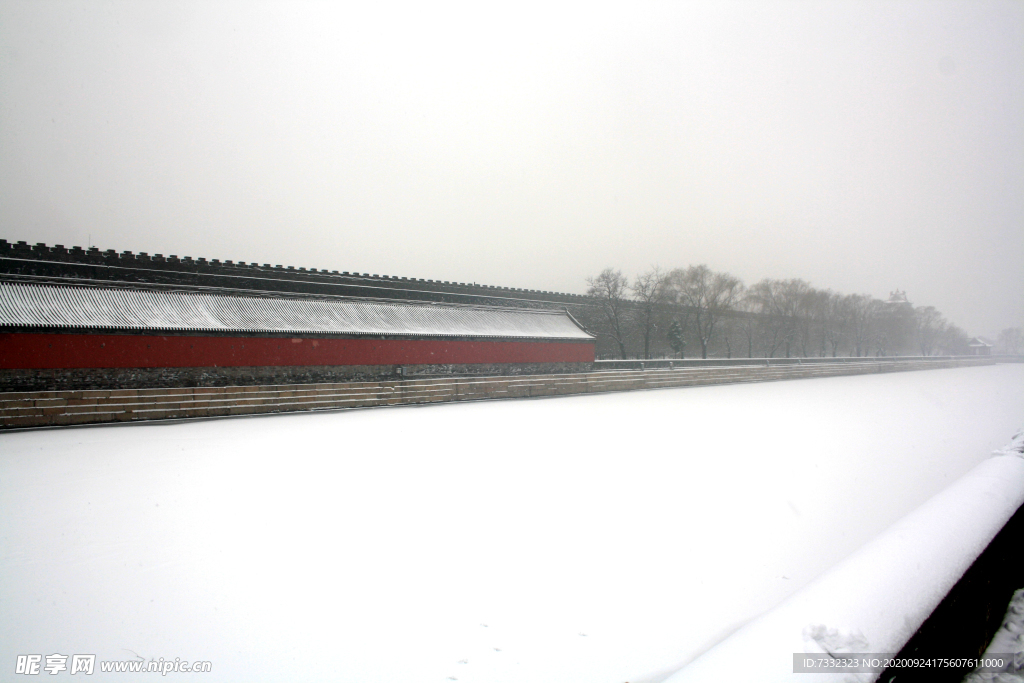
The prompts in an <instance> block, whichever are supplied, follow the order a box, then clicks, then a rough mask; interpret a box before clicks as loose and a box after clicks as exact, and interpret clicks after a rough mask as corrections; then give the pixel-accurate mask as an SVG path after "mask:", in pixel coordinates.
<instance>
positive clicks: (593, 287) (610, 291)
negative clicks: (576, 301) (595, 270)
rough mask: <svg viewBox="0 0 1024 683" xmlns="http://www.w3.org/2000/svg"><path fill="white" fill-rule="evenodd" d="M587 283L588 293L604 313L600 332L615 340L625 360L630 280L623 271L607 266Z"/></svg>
mask: <svg viewBox="0 0 1024 683" xmlns="http://www.w3.org/2000/svg"><path fill="white" fill-rule="evenodd" d="M587 285H589V287H588V288H587V294H588V295H589V296H592V297H594V298H595V299H597V301H598V304H599V305H600V307H601V313H602V314H603V315H604V325H602V327H604V329H603V330H598V332H599V333H600V334H605V335H607V336H609V337H611V338H612V339H614V340H615V342H616V343H617V344H618V345H619V355H620V356H621V357H622V359H623V360H625V358H626V336H627V334H628V322H629V300H628V299H627V298H626V292H627V290H628V289H629V280H628V279H627V278H626V277H625V276H624V275H623V274H622V271H619V270H612V269H611V268H605V269H604V270H602V271H601V274H600V275H598V276H597V277H588V278H587Z"/></svg>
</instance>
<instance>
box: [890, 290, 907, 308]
mask: <svg viewBox="0 0 1024 683" xmlns="http://www.w3.org/2000/svg"><path fill="white" fill-rule="evenodd" d="M886 303H889V304H891V305H892V306H910V305H911V304H910V302H909V301H907V293H906V292H902V291H900V290H898V289H897V290H896V291H895V292H889V301H888V302H886Z"/></svg>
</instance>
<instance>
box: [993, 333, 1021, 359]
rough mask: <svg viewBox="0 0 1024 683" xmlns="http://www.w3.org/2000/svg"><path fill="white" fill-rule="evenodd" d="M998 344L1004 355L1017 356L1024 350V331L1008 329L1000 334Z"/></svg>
mask: <svg viewBox="0 0 1024 683" xmlns="http://www.w3.org/2000/svg"><path fill="white" fill-rule="evenodd" d="M997 343H998V344H999V350H1000V351H1001V352H1002V353H1009V354H1011V355H1016V354H1018V353H1020V352H1021V349H1024V330H1022V329H1021V328H1019V327H1007V328H1006V329H1005V330H1001V331H1000V332H999V339H998V341H997Z"/></svg>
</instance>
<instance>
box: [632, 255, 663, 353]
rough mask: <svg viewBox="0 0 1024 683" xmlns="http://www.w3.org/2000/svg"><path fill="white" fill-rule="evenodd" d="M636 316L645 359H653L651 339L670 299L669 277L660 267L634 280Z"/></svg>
mask: <svg viewBox="0 0 1024 683" xmlns="http://www.w3.org/2000/svg"><path fill="white" fill-rule="evenodd" d="M630 289H632V291H633V299H634V301H635V302H636V304H635V305H636V306H637V310H636V311H635V314H634V319H635V321H636V326H637V330H638V331H639V332H640V336H641V337H642V338H643V340H644V358H645V359H647V358H650V357H651V339H652V338H653V337H654V333H655V331H656V330H657V329H658V325H659V324H660V323H661V318H662V316H663V312H662V306H663V305H664V304H665V302H666V301H667V300H668V298H669V288H668V276H667V274H666V273H663V272H662V271H661V268H659V267H658V266H652V267H651V268H650V269H648V270H647V272H645V273H641V274H640V275H637V276H636V277H635V278H633V286H632V287H631V288H630Z"/></svg>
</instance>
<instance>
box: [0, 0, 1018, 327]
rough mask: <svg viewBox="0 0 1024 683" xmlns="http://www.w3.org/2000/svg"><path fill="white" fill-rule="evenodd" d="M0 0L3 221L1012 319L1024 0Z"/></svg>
mask: <svg viewBox="0 0 1024 683" xmlns="http://www.w3.org/2000/svg"><path fill="white" fill-rule="evenodd" d="M367 5H369V3H365V2H360V3H352V4H349V5H343V4H341V3H335V2H331V3H297V2H288V3H284V2H282V3H276V4H275V3H271V4H255V3H252V2H237V3H229V2H223V3H209V2H201V3H185V2H164V3H156V2H144V3H139V2H129V3H101V2H88V3H78V2H61V3H44V2H10V1H8V0H0V237H4V238H6V239H9V240H28V241H29V242H47V243H61V244H64V245H66V246H71V245H81V246H86V245H87V242H88V241H89V240H90V236H91V241H92V244H93V245H94V246H99V247H100V248H103V249H106V248H113V249H117V250H124V249H130V250H133V251H147V252H149V253H156V252H159V253H163V254H172V253H173V254H177V255H190V256H193V257H198V256H204V257H207V258H220V259H233V260H236V261H238V260H241V261H258V262H261V263H262V262H268V263H273V264H277V263H281V264H286V265H295V266H306V267H316V268H329V269H332V270H333V269H337V270H349V271H359V272H369V273H381V274H385V273H386V274H389V275H404V276H411V277H425V278H431V279H442V280H457V281H475V282H482V283H488V284H498V285H508V286H517V287H529V288H534V289H552V290H560V291H571V292H582V291H584V289H585V284H584V278H585V277H586V276H588V275H592V274H595V273H597V272H598V271H600V270H601V269H602V268H604V267H606V266H614V267H617V268H621V269H622V270H623V271H625V272H626V273H627V274H629V275H632V274H634V273H636V272H638V271H640V270H643V269H645V268H646V267H648V266H649V265H651V264H655V263H657V264H660V265H661V266H663V267H668V268H671V267H676V266H685V265H689V264H691V263H702V262H703V263H707V264H708V265H710V266H711V267H712V268H714V269H717V270H725V271H729V272H731V273H733V274H734V275H737V276H739V277H740V278H742V279H743V280H744V281H746V282H747V283H748V284H752V283H753V282H755V281H756V280H759V279H760V278H762V277H778V278H788V277H801V278H804V279H806V280H809V281H810V282H812V283H813V284H815V285H817V286H820V287H830V288H833V289H836V290H838V291H842V292H845V293H851V292H863V293H868V294H873V295H875V296H879V297H885V296H887V295H888V292H889V291H891V290H892V289H895V288H900V289H904V290H906V291H907V294H908V296H909V298H910V300H911V301H912V302H914V303H915V304H919V305H923V304H931V305H934V306H936V307H938V308H939V309H940V310H942V311H943V312H944V313H945V314H946V315H947V316H948V317H949V318H950V319H952V320H953V321H955V322H957V323H958V324H960V325H961V326H963V327H965V328H966V329H967V330H968V331H969V332H971V333H973V334H979V333H980V334H988V335H994V334H995V333H996V332H998V330H999V329H1001V328H1003V327H1009V326H1019V325H1022V324H1024V3H1021V2H1006V3H1001V2H954V3H942V2H935V1H928V2H919V3H915V2H833V3H827V2H799V3H792V2H747V3H737V4H728V3H724V2H692V3H668V4H638V3H622V4H610V5H597V4H594V3H590V2H586V3H583V2H581V3H578V4H561V5H558V4H555V5H552V4H551V3H543V4H540V5H524V4H523V3H519V2H517V3H472V4H466V5H451V4H438V3H427V4H423V3H418V4H409V5H398V4H389V5H386V6H381V7H375V8H374V7H368V6H367Z"/></svg>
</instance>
